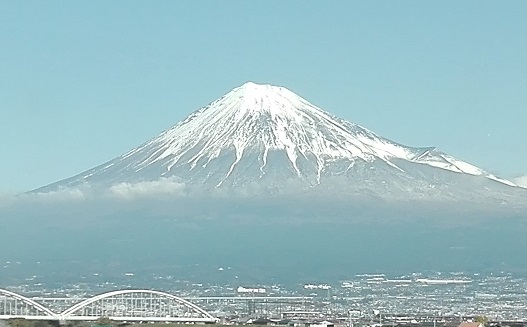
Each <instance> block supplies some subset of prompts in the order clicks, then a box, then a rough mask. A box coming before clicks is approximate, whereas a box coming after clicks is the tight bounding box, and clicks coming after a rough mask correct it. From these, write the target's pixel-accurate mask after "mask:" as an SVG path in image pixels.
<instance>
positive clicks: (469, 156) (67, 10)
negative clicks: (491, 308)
mask: <svg viewBox="0 0 527 327" xmlns="http://www.w3.org/2000/svg"><path fill="white" fill-rule="evenodd" d="M526 17H527V1H523V0H522V1H481V0H477V1H458V0H455V1H454V0H452V1H360V2H359V1H348V0H346V1H278V0H277V1H269V0H266V1H235V0H229V1H128V0H127V1H93V0H92V1H37V0H35V1H24V0H21V1H8V0H0V193H17V192H23V191H27V190H30V189H33V188H37V187H39V186H43V185H45V184H48V183H51V182H54V181H57V180H60V179H63V178H66V177H69V176H72V175H74V174H77V173H80V172H82V171H84V170H86V169H89V168H92V167H94V166H96V165H99V164H102V163H103V162H105V161H107V160H110V159H112V158H114V157H116V156H119V155H121V154H122V153H124V152H126V151H128V150H129V149H131V148H133V147H135V146H137V145H139V144H140V143H142V142H144V141H146V140H148V139H150V138H151V137H153V136H155V135H157V134H158V133H160V132H161V131H162V130H164V129H166V128H168V127H170V126H172V125H173V124H175V123H177V122H178V121H179V120H181V119H183V118H184V117H185V116H186V115H188V114H190V113H191V112H192V111H194V110H197V109H198V108H200V107H202V106H204V105H206V104H208V103H209V102H210V101H212V100H215V99H216V98H218V97H220V96H221V95H223V94H224V93H227V92H228V91H230V90H231V89H232V88H234V87H236V86H239V85H241V84H243V83H244V82H246V81H254V82H257V83H270V84H275V85H281V86H286V87H287V88H289V89H291V90H292V91H294V92H296V93H298V94H299V95H301V96H303V97H304V98H306V99H307V100H308V101H310V102H312V103H314V104H315V105H317V106H319V107H322V108H324V109H325V110H327V111H329V112H331V113H333V114H335V115H337V116H340V117H341V118H344V119H347V120H350V121H352V122H355V123H358V124H360V125H363V126H365V127H367V128H369V129H371V130H373V131H374V132H376V133H378V134H380V135H382V136H385V137H387V138H390V139H392V140H394V141H397V142H399V143H403V144H407V145H412V146H436V147H438V148H439V149H440V150H442V151H444V152H447V153H449V154H452V155H454V156H456V157H458V158H460V159H463V160H465V161H468V162H471V163H473V164H475V165H477V166H479V167H481V168H483V169H486V170H488V171H490V172H493V173H495V174H498V175H500V176H503V177H515V176H519V175H525V174H527V19H526Z"/></svg>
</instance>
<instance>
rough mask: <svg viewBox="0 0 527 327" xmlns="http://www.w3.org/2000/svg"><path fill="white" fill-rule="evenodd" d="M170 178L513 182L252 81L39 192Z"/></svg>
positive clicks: (434, 185) (341, 184) (433, 190)
mask: <svg viewBox="0 0 527 327" xmlns="http://www.w3.org/2000/svg"><path fill="white" fill-rule="evenodd" d="M172 176H175V177H176V178H178V180H179V181H181V183H183V184H185V185H186V186H196V187H205V189H207V190H211V189H214V188H234V189H236V190H241V189H247V190H248V192H251V191H250V190H252V189H254V187H255V186H257V187H258V188H260V189H263V190H273V192H274V191H280V190H281V189H283V187H284V185H289V184H290V185H294V186H295V188H296V189H299V188H300V189H311V188H315V187H319V186H321V185H326V186H328V187H330V188H333V189H335V190H336V189H338V190H339V192H340V191H342V192H347V191H349V190H353V191H352V193H353V192H355V193H356V192H364V191H365V190H367V192H371V193H373V194H376V195H377V196H381V197H386V196H391V195H393V194H395V193H397V192H402V193H401V194H404V196H408V195H409V196H414V197H419V198H421V197H423V196H424V197H427V196H429V195H430V194H432V195H433V196H434V197H444V196H445V188H448V189H449V190H453V189H456V188H458V189H459V188H460V187H461V188H463V187H465V188H466V187H467V185H469V184H470V183H469V181H473V182H474V183H475V185H478V187H480V188H481V187H482V183H490V184H489V185H491V186H492V187H494V188H496V187H498V188H499V187H506V188H507V187H514V188H515V185H514V184H513V183H512V182H510V181H508V180H505V179H501V178H498V177H496V176H494V175H492V174H490V173H488V172H486V171H484V170H482V169H480V168H478V167H476V166H474V165H471V164H469V163H466V162H464V161H461V160H458V159H456V158H454V157H452V156H450V155H448V154H445V153H443V152H440V151H438V150H436V149H435V148H433V147H426V148H419V147H408V146H404V145H401V144H398V143H396V142H393V141H390V140H388V139H386V138H384V137H381V136H379V135H377V134H375V133H374V132H372V131H370V130H368V129H366V128H364V127H362V126H360V125H357V124H354V123H351V122H348V121H345V120H343V119H340V118H338V117H335V116H333V115H331V114H329V113H328V112H326V111H324V110H322V109H320V108H318V107H316V106H315V105H313V104H311V103H309V102H308V101H307V100H305V99H303V98H301V97H300V96H298V95H297V94H295V93H293V92H292V91H290V90H288V89H287V88H285V87H279V86H272V85H262V84H256V83H252V82H248V83H245V84H243V85H242V86H240V87H237V88H235V89H233V90H232V91H230V92H229V93H227V94H225V95H224V96H222V97H221V98H219V99H218V100H215V101H213V102H212V103H210V104H209V105H207V106H205V107H203V108H201V109H199V110H197V111H195V112H194V113H192V114H190V115H189V116H188V117H187V118H186V119H184V120H183V121H181V122H179V123H177V124H176V125H174V126H173V127H172V128H170V129H168V130H166V131H164V132H163V133H161V134H160V135H158V136H156V137H154V138H153V139H151V140H150V141H148V142H146V143H144V144H142V145H140V146H138V147H136V148H134V149H132V150H131V151H129V152H127V153H125V154H123V155H121V156H120V157H118V158H115V159H113V160H111V161H109V162H107V163H105V164H103V165H101V166H98V167H95V168H93V169H90V170H88V171H86V172H84V173H82V174H79V175H77V176H74V177H72V178H69V179H66V180H63V181H60V182H57V183H55V184H52V185H50V186H48V187H45V188H43V189H41V190H43V191H45V190H49V189H54V188H55V189H56V188H57V187H65V186H70V187H73V186H77V185H81V184H89V185H91V186H103V187H110V186H111V185H115V184H117V183H134V182H142V181H152V180H157V179H159V178H163V177H172ZM469 177H473V178H469ZM484 181H486V182H484ZM455 185H457V186H455ZM499 185H501V186H499ZM485 187H486V188H488V185H486V184H485V186H484V187H483V188H485ZM469 188H470V187H469ZM440 189H441V190H442V191H438V190H440ZM41 190H39V191H41Z"/></svg>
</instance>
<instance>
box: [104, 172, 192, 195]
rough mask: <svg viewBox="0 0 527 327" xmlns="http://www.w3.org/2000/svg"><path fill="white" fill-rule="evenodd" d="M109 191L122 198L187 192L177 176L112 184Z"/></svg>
mask: <svg viewBox="0 0 527 327" xmlns="http://www.w3.org/2000/svg"><path fill="white" fill-rule="evenodd" d="M109 191H110V193H111V195H112V196H115V197H117V198H120V199H134V198H137V197H156V196H182V195H184V194H185V193H184V192H185V184H184V183H181V182H180V180H179V178H177V177H169V178H160V179H158V180H155V181H143V182H138V183H119V184H115V185H113V186H111V187H110V188H109Z"/></svg>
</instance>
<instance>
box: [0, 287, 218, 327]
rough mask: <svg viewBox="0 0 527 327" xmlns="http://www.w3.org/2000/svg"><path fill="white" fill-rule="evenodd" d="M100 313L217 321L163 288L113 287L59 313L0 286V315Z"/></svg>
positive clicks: (122, 318) (124, 317) (51, 316)
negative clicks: (161, 289) (161, 290)
mask: <svg viewBox="0 0 527 327" xmlns="http://www.w3.org/2000/svg"><path fill="white" fill-rule="evenodd" d="M2 300H3V301H2ZM100 317H108V318H110V319H112V320H118V321H175V322H202V323H214V322H216V321H217V320H218V319H217V318H215V317H214V316H212V315H211V314H209V313H208V312H207V311H205V310H203V309H202V308H200V307H198V306H197V305H195V304H193V303H191V302H189V301H187V300H184V299H182V298H180V297H177V296H174V295H171V294H168V293H165V292H160V291H152V290H119V291H111V292H107V293H103V294H100V295H96V296H94V297H92V298H89V299H86V300H84V301H81V302H79V303H76V304H74V305H73V306H71V307H69V308H68V309H66V310H64V311H62V312H60V313H57V312H53V311H52V310H50V309H49V308H46V307H45V306H43V305H42V304H40V303H38V302H36V301H34V300H32V299H29V298H27V297H24V296H22V295H19V294H16V293H14V292H10V291H7V290H3V289H0V319H2V318H3V319H9V318H26V319H50V320H52V319H56V320H96V319H99V318H100Z"/></svg>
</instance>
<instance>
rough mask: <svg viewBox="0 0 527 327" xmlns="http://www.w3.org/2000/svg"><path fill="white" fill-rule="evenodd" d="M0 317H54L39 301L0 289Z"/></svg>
mask: <svg viewBox="0 0 527 327" xmlns="http://www.w3.org/2000/svg"><path fill="white" fill-rule="evenodd" d="M0 303H1V305H0V318H5V317H20V318H26V317H32V316H46V317H54V316H55V313H54V312H53V311H51V310H50V309H48V308H46V307H45V306H43V305H42V304H40V303H37V302H35V301H33V300H32V299H30V298H27V297H25V296H22V295H20V294H17V293H14V292H11V291H8V290H4V289H0Z"/></svg>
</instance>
